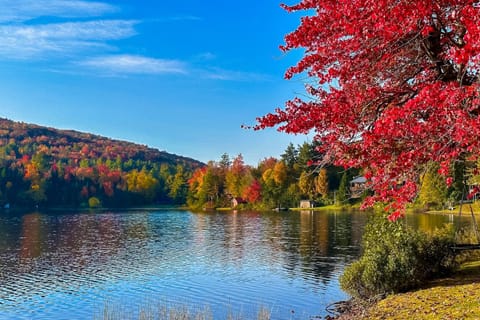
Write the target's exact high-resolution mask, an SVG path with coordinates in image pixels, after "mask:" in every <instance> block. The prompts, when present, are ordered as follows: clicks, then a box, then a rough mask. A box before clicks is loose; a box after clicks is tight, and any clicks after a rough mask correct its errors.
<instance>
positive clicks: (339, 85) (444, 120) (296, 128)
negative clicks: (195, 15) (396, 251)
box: [255, 0, 480, 220]
mask: <svg viewBox="0 0 480 320" xmlns="http://www.w3.org/2000/svg"><path fill="white" fill-rule="evenodd" d="M285 8H286V10H287V11H290V12H292V11H298V10H307V11H308V13H312V15H311V16H305V17H303V18H302V20H301V24H300V26H299V27H298V29H297V30H295V31H294V32H292V33H290V34H288V35H287V36H286V38H285V41H286V44H285V45H284V46H282V47H281V48H282V50H284V51H290V50H292V49H296V48H303V49H304V56H303V57H302V59H301V60H300V61H299V62H298V63H297V65H295V66H293V67H291V68H290V69H288V70H287V72H286V75H285V77H286V78H291V77H292V76H294V75H295V74H303V73H306V74H308V76H309V77H310V79H311V83H310V84H307V85H306V90H307V93H308V94H309V95H310V97H309V98H308V99H305V98H304V99H300V98H294V99H293V100H291V101H288V102H287V103H286V107H285V108H284V109H277V110H276V111H275V112H274V113H271V114H268V115H266V116H263V117H261V118H259V119H258V124H257V125H256V127H255V128H256V129H263V128H265V127H273V126H278V129H279V130H281V131H285V132H288V133H308V132H312V131H313V132H315V133H316V139H317V140H318V141H319V142H321V147H320V148H321V151H322V152H323V153H324V154H325V159H326V160H330V161H333V162H334V163H336V164H337V165H343V166H344V167H358V168H364V169H365V171H366V175H367V177H368V178H369V179H370V183H371V187H372V188H373V189H374V191H375V195H374V196H373V197H371V198H369V199H367V201H366V205H369V204H372V203H374V202H375V201H383V202H389V203H390V204H391V205H390V207H389V208H390V210H391V211H390V212H391V215H390V218H391V219H393V220H394V219H396V218H398V217H399V216H401V212H402V209H403V208H404V205H405V204H406V203H407V202H409V201H411V200H412V199H413V198H414V196H415V195H416V192H417V184H416V182H417V181H418V176H419V174H420V172H421V168H422V166H423V165H424V164H425V163H427V162H428V161H437V162H439V163H440V164H441V169H440V171H441V173H443V174H445V175H448V174H449V168H450V166H451V164H452V162H453V161H456V160H458V159H462V158H465V157H468V156H470V155H472V154H475V153H476V154H478V152H479V151H480V150H479V149H480V139H478V137H479V136H480V118H479V117H480V99H479V89H480V88H479V85H480V83H479V82H480V80H479V73H480V2H479V1H478V0H437V1H425V0H413V1H412V0H395V1H393V0H375V1H373V0H321V1H320V0H303V1H301V2H300V3H299V4H297V5H294V6H285ZM449 181H450V180H449Z"/></svg>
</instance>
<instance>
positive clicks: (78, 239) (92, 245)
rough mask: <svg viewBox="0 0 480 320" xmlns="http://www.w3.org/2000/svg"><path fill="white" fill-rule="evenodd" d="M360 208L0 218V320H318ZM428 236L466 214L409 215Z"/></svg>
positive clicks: (356, 235) (331, 297)
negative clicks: (116, 317) (173, 310)
mask: <svg viewBox="0 0 480 320" xmlns="http://www.w3.org/2000/svg"><path fill="white" fill-rule="evenodd" d="M365 223H366V214H365V213H361V212H356V213H347V212H308V211H307V212H285V213H283V212H281V213H260V212H239V213H232V212H211V213H193V212H189V211H178V210H161V211H141V210H136V211H133V210H132V211H118V212H113V211H112V212H101V213H89V212H83V213H82V212H67V213H58V212H31V213H21V214H20V213H13V212H8V211H7V212H0V261H1V265H0V319H95V318H101V315H102V312H103V310H104V308H105V306H107V307H109V308H120V309H122V310H126V311H128V312H131V313H133V314H135V311H136V310H138V309H139V308H144V307H145V306H154V305H160V304H161V305H173V306H189V307H191V308H200V309H202V308H205V307H207V308H208V309H209V310H210V311H211V313H212V314H213V316H214V318H215V319H225V318H226V317H227V315H228V314H230V313H233V314H240V315H242V319H252V318H256V314H257V312H258V310H260V309H261V308H262V307H263V308H266V309H268V310H269V311H270V312H271V314H272V319H309V318H312V317H315V316H325V315H326V314H327V312H326V310H325V308H326V307H327V306H328V305H329V304H331V303H333V302H336V301H339V300H345V299H347V298H348V297H347V295H346V294H345V293H343V292H342V291H341V290H340V288H339V284H338V277H339V275H340V274H341V273H342V271H343V269H344V268H345V266H346V265H348V264H349V263H350V262H352V261H353V260H354V259H355V258H356V257H358V254H359V244H360V241H361V237H362V232H363V227H364V225H365ZM407 223H409V224H412V225H414V226H416V227H419V228H423V229H433V228H435V227H439V226H442V225H443V224H444V223H455V224H456V225H459V224H464V223H469V218H468V217H458V216H453V215H452V216H440V215H415V216H413V215H411V216H408V217H407Z"/></svg>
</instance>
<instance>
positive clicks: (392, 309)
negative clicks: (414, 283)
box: [355, 261, 480, 320]
mask: <svg viewBox="0 0 480 320" xmlns="http://www.w3.org/2000/svg"><path fill="white" fill-rule="evenodd" d="M479 315H480V261H476V262H471V263H467V264H464V265H463V266H462V267H461V268H460V270H459V271H458V272H457V273H456V274H455V275H454V276H452V277H450V278H445V279H439V280H435V281H433V282H431V283H429V284H428V286H427V287H425V288H423V289H420V290H416V291H413V292H407V293H403V294H395V295H391V296H389V297H387V298H386V299H384V300H381V301H379V302H378V303H376V304H375V305H373V306H372V307H370V308H369V309H367V310H366V312H365V313H364V314H363V315H355V319H416V320H420V319H432V320H434V319H479Z"/></svg>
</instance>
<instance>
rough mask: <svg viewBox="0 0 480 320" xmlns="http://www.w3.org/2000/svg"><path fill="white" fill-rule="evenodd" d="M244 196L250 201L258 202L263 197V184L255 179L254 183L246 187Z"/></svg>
mask: <svg viewBox="0 0 480 320" xmlns="http://www.w3.org/2000/svg"><path fill="white" fill-rule="evenodd" d="M242 197H243V198H244V199H245V200H247V202H249V203H256V202H258V201H260V200H261V198H262V185H261V184H260V182H258V180H256V179H255V180H253V181H252V183H251V184H250V185H249V186H248V187H247V188H245V191H244V192H243V195H242Z"/></svg>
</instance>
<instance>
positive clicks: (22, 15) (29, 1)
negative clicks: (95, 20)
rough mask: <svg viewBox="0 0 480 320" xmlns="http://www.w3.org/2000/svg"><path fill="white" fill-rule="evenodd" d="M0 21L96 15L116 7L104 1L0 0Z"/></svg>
mask: <svg viewBox="0 0 480 320" xmlns="http://www.w3.org/2000/svg"><path fill="white" fill-rule="evenodd" d="M0 8H1V10H0V22H22V21H28V20H31V19H35V18H38V17H62V18H79V17H98V16H102V15H105V14H109V13H114V12H116V11H117V10H118V9H117V7H115V6H112V5H110V4H107V3H104V2H95V1H82V0H0Z"/></svg>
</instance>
